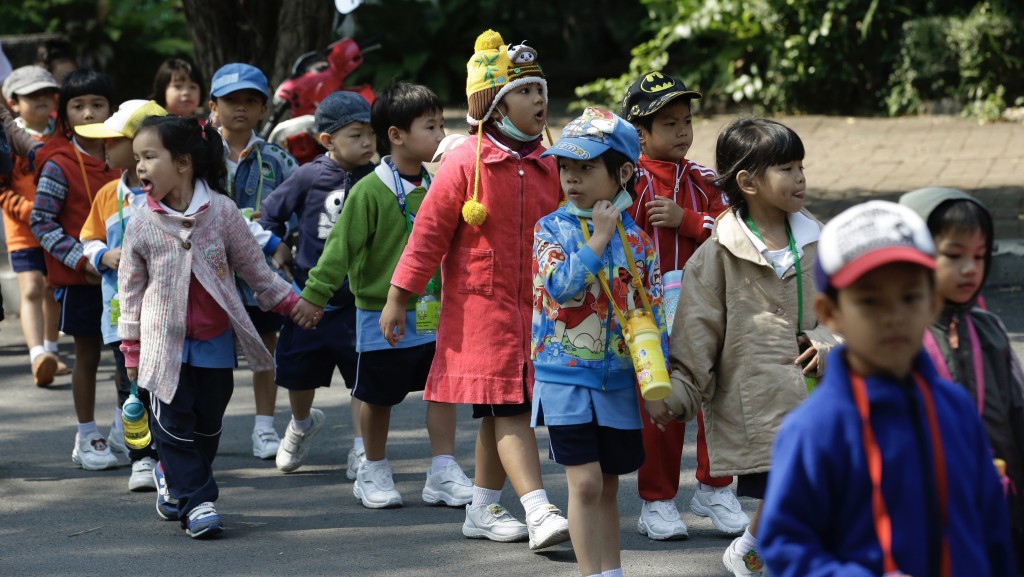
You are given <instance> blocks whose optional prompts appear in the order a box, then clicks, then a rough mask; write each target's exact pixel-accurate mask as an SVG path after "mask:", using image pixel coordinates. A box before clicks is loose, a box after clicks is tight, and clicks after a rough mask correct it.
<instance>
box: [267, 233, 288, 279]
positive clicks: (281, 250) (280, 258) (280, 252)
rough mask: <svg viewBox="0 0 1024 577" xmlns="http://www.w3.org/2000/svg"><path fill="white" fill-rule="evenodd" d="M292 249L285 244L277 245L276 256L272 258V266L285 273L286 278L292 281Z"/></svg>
mask: <svg viewBox="0 0 1024 577" xmlns="http://www.w3.org/2000/svg"><path fill="white" fill-rule="evenodd" d="M292 260H293V259H292V249H291V247H290V246H288V245H286V244H285V243H283V242H282V243H281V244H279V245H277V249H275V250H274V255H273V256H271V257H270V264H271V265H272V266H273V267H274V268H276V269H277V270H279V271H282V272H283V273H284V278H286V279H288V280H289V281H291V280H292V268H291V265H292Z"/></svg>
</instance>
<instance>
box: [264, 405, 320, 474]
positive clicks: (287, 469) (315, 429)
mask: <svg viewBox="0 0 1024 577" xmlns="http://www.w3.org/2000/svg"><path fill="white" fill-rule="evenodd" d="M321 414H323V413H321ZM326 420H327V419H326V418H321V419H320V421H319V423H318V422H316V421H313V426H312V427H311V428H310V429H309V432H308V433H307V434H306V443H310V444H311V443H312V442H313V439H314V438H316V436H317V434H318V433H319V432H320V429H322V428H324V422H325V421H326ZM284 434H285V435H287V434H288V429H285V433H284ZM281 444H282V445H283V444H284V441H282V442H281ZM311 448H312V446H310V447H307V448H306V454H304V455H302V457H299V458H298V459H296V462H294V463H285V464H284V465H282V464H281V463H280V462H277V461H276V460H275V462H274V464H275V465H277V470H278V471H281V472H282V473H291V472H293V471H295V470H297V469H298V468H299V467H301V466H302V463H303V462H304V461H305V460H306V457H308V456H309V449H311ZM281 454H282V453H281V449H280V448H278V450H277V455H276V456H277V457H280V456H281ZM285 454H287V451H286V452H285Z"/></svg>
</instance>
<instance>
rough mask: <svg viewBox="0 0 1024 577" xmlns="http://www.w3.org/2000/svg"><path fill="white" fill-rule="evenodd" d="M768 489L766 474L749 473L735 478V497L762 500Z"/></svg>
mask: <svg viewBox="0 0 1024 577" xmlns="http://www.w3.org/2000/svg"><path fill="white" fill-rule="evenodd" d="M767 489H768V473H751V474H749V475H738V476H737V477H736V495H738V496H740V497H750V498H752V499H764V493H765V491H766V490H767Z"/></svg>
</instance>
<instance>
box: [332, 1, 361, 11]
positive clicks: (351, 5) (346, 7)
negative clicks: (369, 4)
mask: <svg viewBox="0 0 1024 577" xmlns="http://www.w3.org/2000/svg"><path fill="white" fill-rule="evenodd" d="M362 3H363V0H334V7H335V8H336V9H337V10H338V12H339V13H341V14H348V13H349V12H351V11H353V10H355V9H356V8H359V5H360V4H362Z"/></svg>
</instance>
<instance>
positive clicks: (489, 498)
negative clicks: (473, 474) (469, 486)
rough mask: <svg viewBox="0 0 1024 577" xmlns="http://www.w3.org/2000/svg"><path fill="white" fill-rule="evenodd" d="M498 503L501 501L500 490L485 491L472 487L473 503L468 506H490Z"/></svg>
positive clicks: (481, 488)
mask: <svg viewBox="0 0 1024 577" xmlns="http://www.w3.org/2000/svg"><path fill="white" fill-rule="evenodd" d="M499 501H501V489H485V488H483V487H477V486H476V485H473V502H472V503H470V504H469V506H470V507H479V506H480V505H490V504H491V503H497V502H499Z"/></svg>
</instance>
